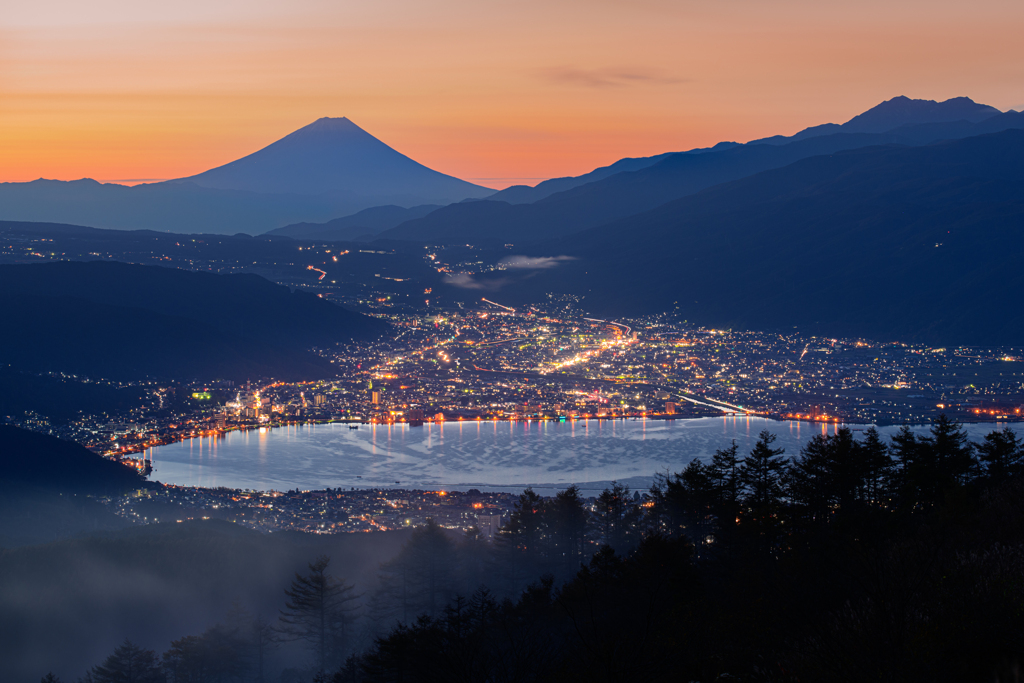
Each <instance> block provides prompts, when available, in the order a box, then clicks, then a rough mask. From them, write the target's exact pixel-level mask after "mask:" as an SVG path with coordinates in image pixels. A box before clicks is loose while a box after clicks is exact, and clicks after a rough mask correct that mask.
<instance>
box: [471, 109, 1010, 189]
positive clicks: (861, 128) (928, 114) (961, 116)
mask: <svg viewBox="0 0 1024 683" xmlns="http://www.w3.org/2000/svg"><path fill="white" fill-rule="evenodd" d="M999 113H1000V112H999V110H998V109H996V108H995V107H990V106H988V105H987V104H978V103H976V102H974V101H973V100H971V99H970V98H968V97H955V98H953V99H950V100H946V101H945V102H935V101H934V100H912V99H910V98H908V97H903V96H900V97H894V98H892V99H891V100H886V101H885V102H882V103H881V104H879V105H877V106H875V107H872V108H871V109H869V110H867V111H866V112H864V113H863V114H858V115H857V116H855V117H853V118H852V119H850V120H849V121H847V122H846V123H844V124H842V125H840V124H836V123H826V124H823V125H820V126H812V127H811V128H807V129H805V130H802V131H800V132H799V133H797V134H796V135H792V136H789V137H787V136H783V135H776V136H774V137H771V138H763V139H761V140H753V141H751V142H749V143H747V144H752V145H754V144H760V143H772V144H786V143H789V142H795V141H797V140H803V139H806V138H809V137H815V136H819V135H828V134H831V133H885V132H888V131H890V130H893V129H894V128H898V127H900V126H906V125H920V124H925V123H948V122H953V121H968V122H971V123H977V122H979V121H983V120H984V119H987V118H990V117H992V116H995V115H997V114H999ZM738 144H739V143H736V142H720V143H718V144H717V145H715V146H714V147H708V148H702V149H692V150H689V151H687V152H669V153H666V154H658V155H656V156H651V157H640V158H635V159H634V158H627V159H620V160H619V161H616V162H615V163H614V164H611V165H609V166H603V167H601V168H598V169H595V170H593V171H591V172H590V173H585V174H583V175H580V176H575V177H570V178H552V179H551V180H545V181H544V182H542V183H538V184H537V185H536V186H535V187H530V186H528V185H513V186H512V187H508V188H506V189H504V190H502V191H500V192H498V193H496V194H493V195H491V196H490V199H491V200H493V201H502V202H508V203H509V204H529V203H532V202H535V201H538V200H540V199H543V198H545V197H549V196H551V195H553V194H555V193H556V192H564V191H565V190H570V189H572V188H574V187H579V186H580V185H585V184H587V183H592V182H595V181H597V180H601V179H603V178H607V177H608V176H611V175H615V174H616V173H622V172H625V171H638V170H640V169H642V168H647V167H648V166H653V165H654V164H656V163H658V162H659V161H661V160H662V159H664V158H665V157H668V156H671V155H672V154H703V153H705V152H720V151H722V150H723V149H729V148H730V147H736V146H737V145H738Z"/></svg>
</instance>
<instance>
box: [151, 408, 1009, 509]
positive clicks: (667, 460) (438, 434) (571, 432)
mask: <svg viewBox="0 0 1024 683" xmlns="http://www.w3.org/2000/svg"><path fill="white" fill-rule="evenodd" d="M853 428H854V429H855V430H862V429H863V427H862V426H860V425H856V426H854V427H853ZM995 428H996V425H992V424H979V425H967V431H968V434H969V435H970V437H971V439H972V440H974V441H980V440H981V439H982V438H983V437H984V435H985V434H987V433H988V432H990V431H992V430H993V429H995ZM999 428H1000V429H1001V428H1002V425H999ZM763 429H768V430H769V431H771V432H772V433H774V434H776V435H777V437H778V440H777V441H776V446H777V447H783V448H785V449H786V455H787V456H789V455H796V454H797V453H798V452H799V450H800V447H801V445H802V444H803V443H804V442H806V441H807V439H809V438H811V437H812V436H814V435H815V434H821V433H823V432H828V433H833V432H834V431H835V429H836V427H835V426H833V425H822V424H811V423H806V422H804V423H801V422H777V421H774V420H765V419H763V418H750V417H716V418H701V419H691V420H577V421H570V422H561V423H560V422H552V421H540V422H536V421H535V422H487V421H471V422H469V421H468V422H447V423H444V424H433V423H429V424H425V425H424V426H422V427H409V426H408V425H406V424H396V425H359V428H358V429H350V428H349V426H348V425H346V424H320V425H299V426H291V427H279V428H276V429H262V430H255V429H254V430H249V431H236V432H229V433H228V434H227V435H226V436H224V437H220V438H216V437H204V438H196V439H191V440H188V441H182V442H180V443H176V444H170V445H167V446H160V447H158V448H154V449H151V450H149V451H147V453H146V455H147V457H150V458H151V459H152V460H153V467H154V472H153V475H152V477H151V479H154V480H158V481H162V482H164V483H168V484H181V485H187V486H205V487H216V486H226V487H229V488H239V489H257V490H278V491H287V490H291V489H323V488H327V487H330V488H338V487H341V488H352V487H354V488H375V487H393V488H410V489H450V490H451V489H454V490H459V489H462V490H465V489H468V488H478V489H482V490H492V491H493V490H507V491H521V490H522V489H523V488H524V487H526V486H533V487H534V488H535V489H537V490H538V492H542V493H544V494H545V495H548V494H550V493H552V492H553V491H555V490H557V489H560V488H564V487H565V486H567V485H569V484H579V485H580V486H581V488H583V489H584V490H585V491H586V493H587V495H594V494H595V493H596V492H599V491H600V490H601V489H603V488H604V487H605V486H607V485H608V483H609V482H611V481H612V480H617V481H620V482H624V483H626V484H628V485H629V486H630V487H631V488H634V489H637V488H639V489H646V488H647V487H648V486H650V484H651V481H652V480H653V477H654V475H655V474H657V473H658V472H665V471H671V472H678V471H679V470H681V469H682V468H683V467H684V466H685V465H686V463H688V462H689V461H690V460H692V459H694V458H698V457H699V458H703V459H705V461H707V459H709V458H710V456H711V454H712V453H714V451H715V450H716V449H718V448H725V447H727V446H728V445H729V443H730V442H731V440H733V439H735V440H736V442H737V443H738V444H739V447H740V452H741V453H745V452H749V450H750V449H751V448H752V447H753V445H754V442H755V441H756V440H757V436H758V434H759V433H760V432H761V430H763ZM897 430H898V427H885V428H881V429H880V431H881V432H882V433H883V435H889V434H893V433H895V432H896V431H897ZM915 431H921V432H924V431H927V428H926V427H919V428H915ZM1018 431H1020V430H1019V429H1018ZM855 434H856V435H857V436H858V437H859V436H860V435H861V431H856V432H855Z"/></svg>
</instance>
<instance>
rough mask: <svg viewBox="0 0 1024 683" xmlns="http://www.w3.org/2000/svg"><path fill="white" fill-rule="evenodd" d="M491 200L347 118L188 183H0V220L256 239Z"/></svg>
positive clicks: (325, 121)
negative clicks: (383, 210)
mask: <svg viewBox="0 0 1024 683" xmlns="http://www.w3.org/2000/svg"><path fill="white" fill-rule="evenodd" d="M493 192H494V191H493V190H491V189H489V188H484V187H480V186H478V185H473V184H472V183H467V182H465V181H463V180H459V179H458V178H454V177H452V176H448V175H445V174H443V173H439V172H437V171H434V170H431V169H429V168H427V167H426V166H423V165H422V164H419V163H417V162H415V161H413V160H412V159H410V158H409V157H407V156H405V155H403V154H401V153H399V152H397V151H395V150H394V149H392V148H390V147H388V146H387V145H386V144H384V143H383V142H381V141H379V140H377V139H376V138H374V137H373V136H372V135H370V134H369V133H367V132H366V131H364V130H362V129H361V128H359V127H358V126H356V125H355V124H354V123H352V122H351V121H349V120H348V119H346V118H340V119H332V118H322V119H319V120H317V121H315V122H314V123H312V124H310V125H308V126H305V127H303V128H301V129H299V130H297V131H295V132H294V133H292V134H290V135H288V136H286V137H284V138H282V139H281V140H278V141H277V142H275V143H272V144H271V145H269V146H267V147H265V148H263V149H261V150H259V151H257V152H254V153H253V154H250V155H248V156H246V157H243V158H242V159H238V160H237V161H234V162H231V163H229V164H225V165H224V166H220V167H217V168H214V169H210V170H209V171H206V172H204V173H200V174H198V175H195V176H191V177H188V178H179V179H177V180H173V181H166V182H161V183H149V184H142V185H136V186H134V187H127V186H124V185H117V184H113V183H98V182H96V181H94V180H90V179H82V180H76V181H69V182H64V181H56V180H44V179H40V180H35V181H32V182H29V183H0V220H20V221H38V222H58V223H72V224H87V225H93V226H95V227H98V228H115V229H127V230H133V229H134V230H137V229H151V230H162V231H170V232H184V233H197V232H206V233H216V234H228V235H230V234H234V233H238V232H246V233H249V234H258V233H261V232H266V231H268V230H273V229H275V228H279V227H281V226H284V225H290V224H293V223H296V222H300V221H314V222H320V221H327V220H331V219H333V218H336V217H337V216H339V215H349V214H352V213H355V212H357V211H361V210H363V209H367V208H371V207H374V206H380V205H384V204H397V205H400V206H419V205H423V204H439V205H441V204H448V203H452V202H458V201H461V200H463V199H467V198H481V197H486V196H488V195H490V194H493Z"/></svg>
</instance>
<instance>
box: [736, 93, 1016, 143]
mask: <svg viewBox="0 0 1024 683" xmlns="http://www.w3.org/2000/svg"><path fill="white" fill-rule="evenodd" d="M1000 113H1001V112H1000V111H999V110H998V109H996V108H995V107H990V106H989V105H987V104H979V103H977V102H975V101H974V100H972V99H971V98H969V97H954V98H952V99H948V100H946V101H945V102H936V101H935V100H912V99H910V98H909V97H904V96H902V95H901V96H899V97H894V98H892V99H891V100H886V101H885V102H882V103H881V104H879V105H877V106H874V107H872V108H871V109H868V110H867V111H866V112H864V113H863V114H858V115H857V116H854V117H853V118H852V119H850V120H849V121H847V122H846V123H843V124H837V123H825V124H822V125H820V126H811V127H810V128H805V129H804V130H802V131H800V132H799V133H797V134H796V135H793V136H791V137H785V136H782V135H776V136H773V137H770V138H763V139H761V140H753V141H751V142H749V143H748V144H751V145H756V144H761V143H770V144H786V143H788V142H792V141H794V140H803V139H806V138H809V137H815V136H818V135H830V134H833V133H887V132H889V131H892V130H895V129H897V128H899V127H901V126H919V125H922V124H928V123H952V122H954V121H966V122H968V123H979V122H981V121H984V120H985V119H990V118H992V117H993V116H997V115H999V114H1000Z"/></svg>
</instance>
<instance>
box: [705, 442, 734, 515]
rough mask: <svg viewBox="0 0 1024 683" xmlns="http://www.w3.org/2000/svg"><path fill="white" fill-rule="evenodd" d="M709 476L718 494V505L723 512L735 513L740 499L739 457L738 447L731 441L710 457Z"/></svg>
mask: <svg viewBox="0 0 1024 683" xmlns="http://www.w3.org/2000/svg"><path fill="white" fill-rule="evenodd" d="M708 469H709V474H710V476H711V480H712V483H713V484H714V486H715V489H716V491H717V493H718V503H719V505H720V506H721V507H722V508H723V510H729V511H730V513H734V512H735V508H736V503H737V501H738V500H739V497H740V479H739V473H740V457H739V446H738V445H737V444H736V440H735V439H733V442H732V445H730V446H729V447H728V448H720V449H718V450H716V451H715V454H714V455H713V456H711V465H710V466H709V468H708Z"/></svg>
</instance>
